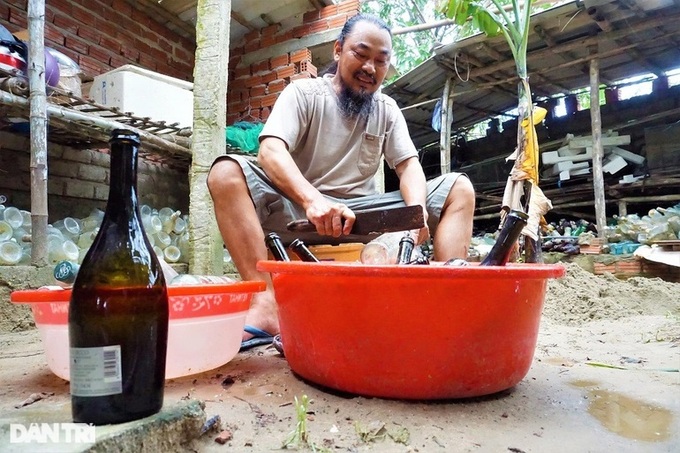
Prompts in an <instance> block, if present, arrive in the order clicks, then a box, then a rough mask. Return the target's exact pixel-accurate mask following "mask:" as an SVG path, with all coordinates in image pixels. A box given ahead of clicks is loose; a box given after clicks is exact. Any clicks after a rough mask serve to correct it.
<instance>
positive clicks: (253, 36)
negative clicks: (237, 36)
mask: <svg viewBox="0 0 680 453" xmlns="http://www.w3.org/2000/svg"><path fill="white" fill-rule="evenodd" d="M243 39H245V41H246V42H249V41H257V40H258V39H260V30H253V31H251V32H248V33H246V34H245V36H244V37H243Z"/></svg>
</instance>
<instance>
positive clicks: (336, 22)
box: [328, 14, 348, 29]
mask: <svg viewBox="0 0 680 453" xmlns="http://www.w3.org/2000/svg"><path fill="white" fill-rule="evenodd" d="M347 19H348V16H347V15H346V14H343V15H341V16H335V17H331V18H330V19H328V27H329V28H331V29H333V28H342V27H343V26H344V25H345V22H347Z"/></svg>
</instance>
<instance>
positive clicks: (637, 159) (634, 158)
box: [611, 146, 645, 165]
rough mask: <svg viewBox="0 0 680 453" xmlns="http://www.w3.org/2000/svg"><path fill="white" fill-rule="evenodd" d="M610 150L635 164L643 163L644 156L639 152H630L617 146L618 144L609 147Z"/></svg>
mask: <svg viewBox="0 0 680 453" xmlns="http://www.w3.org/2000/svg"><path fill="white" fill-rule="evenodd" d="M611 152H612V153H614V154H616V155H618V156H621V157H623V158H624V159H626V160H627V161H628V162H632V163H634V164H637V165H641V164H643V163H645V158H644V157H643V156H641V155H639V154H635V153H632V152H630V151H628V150H627V149H623V148H619V147H618V146H615V147H613V148H612V149H611Z"/></svg>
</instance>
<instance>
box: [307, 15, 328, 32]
mask: <svg viewBox="0 0 680 453" xmlns="http://www.w3.org/2000/svg"><path fill="white" fill-rule="evenodd" d="M328 29H330V27H329V25H328V21H327V20H326V19H322V20H320V21H318V22H312V23H311V24H309V34H314V33H320V32H322V31H325V30H328Z"/></svg>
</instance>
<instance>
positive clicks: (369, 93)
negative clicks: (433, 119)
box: [208, 14, 475, 349]
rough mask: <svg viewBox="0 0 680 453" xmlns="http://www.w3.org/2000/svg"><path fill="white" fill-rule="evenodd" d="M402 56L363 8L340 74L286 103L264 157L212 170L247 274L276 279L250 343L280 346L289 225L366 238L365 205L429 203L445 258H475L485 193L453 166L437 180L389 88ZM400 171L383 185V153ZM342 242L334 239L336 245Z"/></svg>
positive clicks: (259, 297) (337, 52)
mask: <svg viewBox="0 0 680 453" xmlns="http://www.w3.org/2000/svg"><path fill="white" fill-rule="evenodd" d="M391 55H392V36H391V31H390V29H389V27H388V26H387V25H386V24H385V23H384V22H383V21H382V20H381V19H379V18H377V17H374V16H370V15H365V14H359V15H356V16H354V17H352V18H350V19H349V20H348V21H347V23H346V24H345V25H344V27H343V29H342V31H341V33H340V36H339V37H338V39H337V41H336V42H335V45H334V60H335V63H336V64H337V66H336V68H335V71H334V73H332V74H327V75H325V76H323V77H319V78H314V79H304V80H297V81H294V82H292V83H291V84H289V85H288V86H286V88H285V89H284V90H283V91H282V93H281V95H280V96H279V98H278V99H277V102H276V104H275V105H274V108H273V109H272V112H271V115H270V116H269V118H268V120H267V123H266V124H265V127H264V129H263V130H262V132H261V134H260V137H259V139H260V148H259V152H258V157H257V160H258V164H259V166H257V165H255V164H253V163H252V162H250V161H248V160H247V159H245V158H243V157H242V156H238V155H227V156H221V157H220V158H218V159H217V160H216V161H215V163H214V164H213V166H212V169H211V170H210V173H209V175H208V187H209V190H210V194H211V196H212V199H213V202H214V205H215V216H216V218H217V223H218V225H219V229H220V233H221V234H222V238H223V240H224V242H225V244H226V247H227V249H228V250H229V253H230V254H231V257H232V259H233V260H234V264H235V265H236V268H237V270H238V272H239V274H240V275H241V278H242V279H243V280H262V281H266V282H267V289H266V291H264V292H261V293H256V294H254V297H253V300H252V303H251V306H250V310H249V312H248V316H247V320H246V324H247V326H246V332H245V333H244V342H243V343H242V349H247V348H249V347H252V346H255V345H258V344H267V343H271V341H272V336H273V335H275V334H277V333H278V332H279V322H278V316H277V308H276V300H275V297H274V291H273V288H272V283H271V279H270V277H269V275H268V274H267V273H262V272H259V271H257V269H256V263H257V262H258V261H260V260H266V259H267V248H266V246H265V242H264V237H265V231H266V232H271V231H273V232H276V233H278V234H280V235H281V236H282V237H283V238H286V237H288V238H290V233H289V232H287V230H286V225H287V224H288V223H289V222H291V221H293V220H299V219H304V218H307V219H309V220H310V221H311V222H312V223H313V224H314V225H315V227H316V233H315V234H314V236H313V237H312V236H302V235H300V234H296V235H295V236H296V237H300V238H301V239H302V240H303V241H305V242H307V243H313V242H314V238H316V239H317V240H318V239H319V237H320V236H321V237H322V238H321V239H323V240H324V242H331V241H335V242H342V241H345V242H356V241H357V238H356V237H353V236H351V235H349V233H350V231H351V228H352V225H353V222H354V219H355V215H354V212H353V211H355V210H360V209H378V208H391V207H396V206H404V205H409V206H410V205H418V206H422V208H423V211H424V215H425V219H426V226H425V227H424V228H422V229H421V230H420V231H419V232H418V242H419V243H422V242H423V241H425V240H427V239H428V238H429V236H430V231H434V235H433V238H434V260H435V261H446V260H449V259H451V258H465V257H466V256H467V251H468V246H469V244H470V239H471V236H472V218H473V213H474V205H475V195H474V190H473V187H472V184H471V183H470V180H469V179H468V178H467V177H466V176H465V175H462V174H460V173H449V174H446V175H442V176H439V177H437V178H435V179H433V180H430V181H426V179H425V174H424V172H423V169H422V167H421V165H420V162H419V160H418V152H417V150H416V148H415V146H414V145H413V142H412V141H411V138H410V136H409V133H408V129H407V126H406V121H405V119H404V116H403V114H402V113H401V111H400V109H399V107H398V106H397V104H396V103H395V101H394V100H393V99H392V98H390V97H388V96H387V95H385V94H382V93H381V92H380V85H381V84H382V82H383V80H384V79H385V76H386V74H387V70H388V68H389V65H390V58H391ZM383 157H384V158H385V161H386V163H387V165H389V166H390V168H393V169H394V170H395V171H396V174H397V176H398V177H399V190H398V191H395V192H390V193H386V194H378V193H376V189H375V183H374V176H375V174H376V171H377V170H378V166H379V164H380V159H381V158H383ZM329 240H331V241H329Z"/></svg>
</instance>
